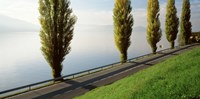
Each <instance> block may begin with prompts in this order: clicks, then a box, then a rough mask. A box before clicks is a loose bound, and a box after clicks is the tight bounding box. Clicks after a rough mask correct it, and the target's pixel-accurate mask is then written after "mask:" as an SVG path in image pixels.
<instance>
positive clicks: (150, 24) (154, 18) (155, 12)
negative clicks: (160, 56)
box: [147, 0, 162, 54]
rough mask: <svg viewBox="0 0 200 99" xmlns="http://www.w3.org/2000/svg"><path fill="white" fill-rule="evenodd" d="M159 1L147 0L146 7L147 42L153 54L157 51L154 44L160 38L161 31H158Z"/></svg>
mask: <svg viewBox="0 0 200 99" xmlns="http://www.w3.org/2000/svg"><path fill="white" fill-rule="evenodd" d="M159 11H160V9H159V1H158V0H148V7H147V41H148V43H149V45H150V47H151V49H152V52H153V53H154V54H155V53H156V50H157V46H156V44H157V43H158V42H159V41H160V39H161V36H162V33H161V32H162V31H161V29H160V20H159V15H160V14H159Z"/></svg>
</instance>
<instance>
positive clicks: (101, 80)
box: [9, 44, 200, 99]
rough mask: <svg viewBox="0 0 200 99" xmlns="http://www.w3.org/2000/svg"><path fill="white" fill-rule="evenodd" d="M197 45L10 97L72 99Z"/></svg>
mask: <svg viewBox="0 0 200 99" xmlns="http://www.w3.org/2000/svg"><path fill="white" fill-rule="evenodd" d="M197 46H200V45H199V44H193V45H187V46H183V47H178V48H175V49H173V50H165V51H162V52H158V53H157V54H155V55H149V56H147V57H143V58H139V59H137V60H133V61H130V62H128V63H125V64H118V65H117V66H114V67H113V68H109V69H106V70H103V71H100V72H96V73H93V74H89V75H86V76H82V77H79V78H75V79H71V80H67V81H65V82H62V83H58V84H54V85H51V86H48V87H45V88H41V89H38V90H33V91H30V92H27V93H23V94H20V95H17V96H13V97H10V98H9V99H72V98H74V97H76V96H79V95H83V94H84V93H86V92H88V91H90V90H92V89H95V88H97V87H100V86H105V85H108V84H111V83H113V82H115V81H118V80H120V79H122V78H124V77H127V76H129V75H132V74H134V73H136V72H138V71H140V70H143V69H145V68H148V67H151V66H153V65H154V64H157V63H159V62H162V61H164V60H166V59H168V58H170V57H173V56H176V55H179V54H181V53H183V52H186V51H188V50H191V49H193V48H195V47H197Z"/></svg>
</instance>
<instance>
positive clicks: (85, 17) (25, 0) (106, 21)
mask: <svg viewBox="0 0 200 99" xmlns="http://www.w3.org/2000/svg"><path fill="white" fill-rule="evenodd" d="M131 1H132V7H133V14H134V19H135V24H134V26H143V27H146V7H147V0H131ZM159 1H160V10H161V17H160V19H161V22H162V24H164V20H165V10H166V9H165V7H166V1H167V0H159ZM190 1H191V10H192V18H191V21H192V24H193V30H195V31H197V30H198V29H199V27H197V26H199V23H200V21H199V19H198V18H199V17H200V0H190ZM0 2H1V3H0V14H2V15H6V16H9V17H13V18H16V19H20V20H24V21H27V22H31V23H34V24H36V25H39V23H38V16H39V13H38V0H0ZM113 3H114V0H71V7H72V8H73V11H74V13H75V15H76V16H77V17H78V23H77V24H96V25H111V24H113V21H112V9H113V5H114V4H113ZM181 5H182V0H176V6H177V9H178V16H180V12H181ZM162 27H163V25H162Z"/></svg>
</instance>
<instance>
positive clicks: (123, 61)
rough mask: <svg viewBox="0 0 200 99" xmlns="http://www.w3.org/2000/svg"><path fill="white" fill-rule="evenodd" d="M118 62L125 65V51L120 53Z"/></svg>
mask: <svg viewBox="0 0 200 99" xmlns="http://www.w3.org/2000/svg"><path fill="white" fill-rule="evenodd" d="M120 61H121V63H126V61H127V52H126V51H125V52H123V53H121V55H120Z"/></svg>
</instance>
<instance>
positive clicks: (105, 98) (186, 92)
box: [76, 47, 200, 99]
mask: <svg viewBox="0 0 200 99" xmlns="http://www.w3.org/2000/svg"><path fill="white" fill-rule="evenodd" d="M138 98H141V99H163V98H167V99H168V98H169V99H171V98H173V99H177V98H186V99H188V98H193V99H200V47H198V48H195V49H193V50H191V51H188V52H186V53H183V54H181V55H177V56H175V57H173V58H170V59H168V60H166V61H164V62H162V63H159V64H157V65H155V66H152V67H150V68H148V69H145V70H142V71H140V72H138V73H136V74H134V75H131V76H129V77H126V78H124V79H122V80H119V81H117V82H115V83H113V84H111V85H107V86H103V87H100V88H97V89H94V90H92V91H90V92H88V93H86V94H85V95H83V96H80V97H76V99H138Z"/></svg>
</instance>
